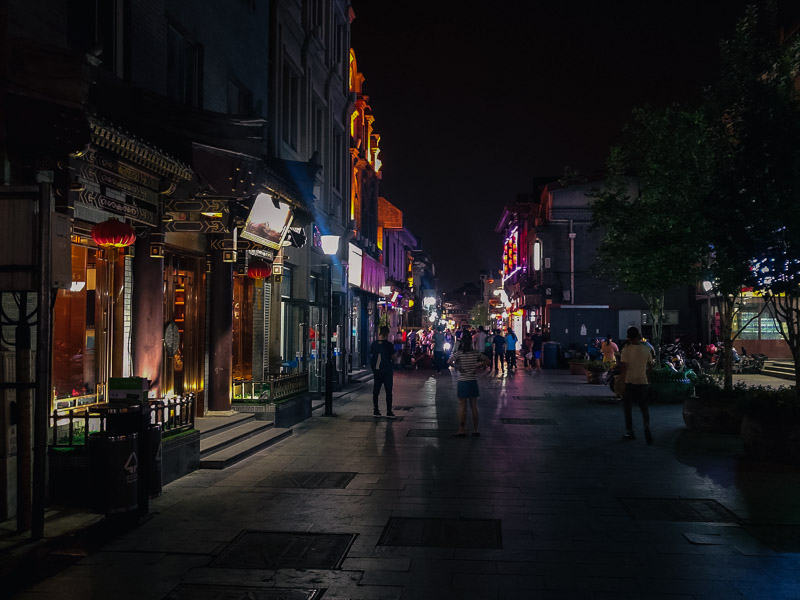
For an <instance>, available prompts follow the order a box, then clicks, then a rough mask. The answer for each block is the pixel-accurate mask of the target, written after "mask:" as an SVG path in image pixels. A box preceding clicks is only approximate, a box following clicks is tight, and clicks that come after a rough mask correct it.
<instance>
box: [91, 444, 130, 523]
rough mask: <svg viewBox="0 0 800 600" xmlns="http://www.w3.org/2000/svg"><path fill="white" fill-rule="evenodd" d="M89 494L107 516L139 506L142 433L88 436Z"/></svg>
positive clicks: (128, 511) (96, 506) (97, 508)
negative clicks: (140, 437)
mask: <svg viewBox="0 0 800 600" xmlns="http://www.w3.org/2000/svg"><path fill="white" fill-rule="evenodd" d="M88 446H89V481H90V485H89V488H90V497H91V498H92V504H93V507H94V508H95V509H96V510H97V511H99V512H102V513H105V514H106V515H115V514H123V513H133V512H135V511H137V510H138V509H139V434H138V433H126V434H124V435H109V434H108V433H105V432H100V433H93V434H91V435H90V436H89V439H88Z"/></svg>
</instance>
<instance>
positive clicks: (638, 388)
mask: <svg viewBox="0 0 800 600" xmlns="http://www.w3.org/2000/svg"><path fill="white" fill-rule="evenodd" d="M634 402H635V403H636V404H638V405H639V408H640V409H641V411H642V423H643V424H644V427H645V429H649V427H650V409H649V407H648V406H647V385H646V384H643V383H641V384H637V383H626V384H625V393H623V394H622V407H623V408H624V410H625V431H630V432H633V414H632V413H633V403H634Z"/></svg>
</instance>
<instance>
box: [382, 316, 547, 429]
mask: <svg viewBox="0 0 800 600" xmlns="http://www.w3.org/2000/svg"><path fill="white" fill-rule="evenodd" d="M388 338H389V328H388V327H385V326H383V327H381V328H380V330H379V332H378V339H377V340H375V341H374V342H372V346H371V347H370V367H371V368H372V372H373V374H374V380H373V388H372V405H373V410H372V416H373V417H375V418H376V419H378V418H381V417H382V416H383V415H382V414H381V411H380V404H379V398H380V393H381V388H383V390H384V393H385V398H386V415H385V416H386V417H387V418H389V419H394V418H395V414H394V412H393V410H392V388H393V384H394V371H395V370H398V369H406V368H408V369H420V370H424V369H427V370H434V369H435V371H436V373H437V374H441V373H442V371H444V370H449V368H450V367H452V368H453V369H455V371H456V373H457V374H458V381H457V390H456V396H457V398H458V411H457V414H458V424H459V428H458V431H456V433H455V434H453V435H454V436H455V437H466V436H467V433H468V432H467V429H466V424H467V407H468V406H469V409H470V414H471V416H472V432H471V435H472V437H480V430H479V428H478V426H479V421H480V413H479V410H478V397H479V396H480V390H479V388H478V370H479V369H487V368H490V369H491V371H492V372H493V373H501V374H505V373H506V372H508V373H513V372H514V371H516V370H517V368H518V367H517V364H518V363H517V358H520V359H521V362H522V368H523V369H527V370H531V371H534V372H536V373H539V372H540V371H541V366H542V365H541V362H542V345H543V344H544V342H546V341H547V340H548V339H549V338H548V336H547V334H546V333H542V332H541V331H540V330H538V329H537V330H536V331H535V332H533V333H532V334H531V335H528V336H525V338H524V339H523V340H522V341H520V340H519V338H518V337H517V335H516V334H515V333H514V331H513V330H512V329H510V328H507V329H506V330H505V332H503V331H501V330H500V329H494V330H487V329H486V328H485V327H483V326H480V327H478V328H477V329H470V328H469V327H467V326H466V325H465V326H463V327H461V329H459V330H458V331H456V332H452V331H450V330H448V329H445V328H444V327H443V326H439V327H437V328H436V329H435V330H431V329H430V328H425V329H420V330H417V331H415V330H412V331H403V330H401V331H400V332H398V335H397V338H396V339H395V341H394V342H391V341H389V339H388Z"/></svg>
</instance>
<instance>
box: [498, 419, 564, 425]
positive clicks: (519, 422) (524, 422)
mask: <svg viewBox="0 0 800 600" xmlns="http://www.w3.org/2000/svg"><path fill="white" fill-rule="evenodd" d="M500 420H501V421H502V422H503V423H505V424H506V425H555V424H556V422H555V421H554V420H553V419H500Z"/></svg>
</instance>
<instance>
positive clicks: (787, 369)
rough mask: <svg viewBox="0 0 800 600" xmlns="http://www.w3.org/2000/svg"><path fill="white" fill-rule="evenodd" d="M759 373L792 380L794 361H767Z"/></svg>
mask: <svg viewBox="0 0 800 600" xmlns="http://www.w3.org/2000/svg"><path fill="white" fill-rule="evenodd" d="M761 374H762V375H769V376H770V377H779V378H780V379H789V380H791V381H794V363H793V362H791V361H769V362H767V363H766V364H765V365H764V368H763V369H762V370H761Z"/></svg>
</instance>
